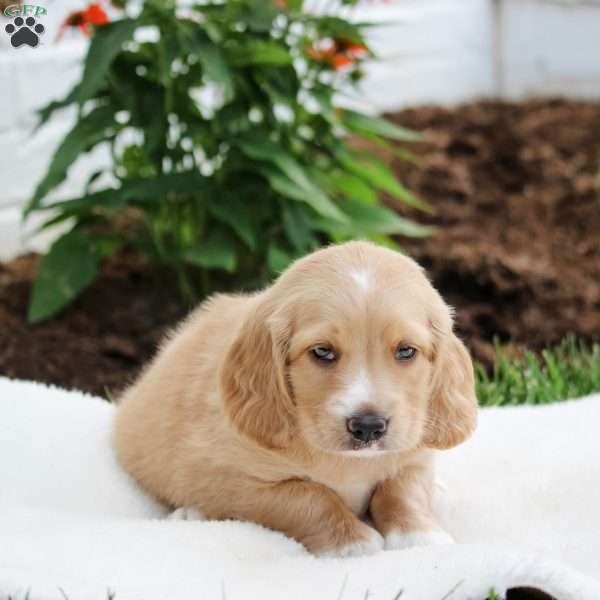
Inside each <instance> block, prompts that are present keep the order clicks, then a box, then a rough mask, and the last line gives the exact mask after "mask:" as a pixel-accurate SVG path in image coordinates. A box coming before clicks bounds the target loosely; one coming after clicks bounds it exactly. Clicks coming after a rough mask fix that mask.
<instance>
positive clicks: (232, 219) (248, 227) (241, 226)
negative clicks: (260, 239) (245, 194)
mask: <svg viewBox="0 0 600 600" xmlns="http://www.w3.org/2000/svg"><path fill="white" fill-rule="evenodd" d="M209 211H210V213H211V214H212V215H213V216H214V217H215V218H217V219H218V220H219V221H221V222H223V223H226V224H227V225H229V226H230V227H231V228H232V229H233V230H234V231H235V232H236V234H237V235H238V236H239V238H240V239H241V240H242V241H243V242H244V243H245V244H246V245H247V246H248V247H249V248H250V250H256V244H257V235H258V231H257V230H256V227H257V225H256V224H255V219H254V213H253V211H252V205H251V204H250V203H249V201H248V199H242V197H241V196H237V195H234V194H227V195H226V198H225V201H223V198H219V199H218V200H217V199H212V200H211V203H210V205H209Z"/></svg>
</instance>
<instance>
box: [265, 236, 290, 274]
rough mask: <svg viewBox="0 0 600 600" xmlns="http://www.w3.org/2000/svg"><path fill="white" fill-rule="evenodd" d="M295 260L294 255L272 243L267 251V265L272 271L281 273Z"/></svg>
mask: <svg viewBox="0 0 600 600" xmlns="http://www.w3.org/2000/svg"><path fill="white" fill-rule="evenodd" d="M293 261H294V257H293V256H291V255H290V254H289V253H288V252H286V251H285V250H284V249H283V248H281V247H280V246H278V245H276V244H275V243H272V244H270V245H269V249H268V251H267V266H268V267H269V270H270V271H271V273H281V272H282V271H285V270H286V269H287V268H288V266H289V265H290V264H291V263H292V262H293Z"/></svg>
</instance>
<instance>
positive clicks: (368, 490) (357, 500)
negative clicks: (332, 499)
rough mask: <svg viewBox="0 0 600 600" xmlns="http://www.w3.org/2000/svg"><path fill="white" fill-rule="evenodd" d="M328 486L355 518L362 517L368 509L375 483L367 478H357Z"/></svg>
mask: <svg viewBox="0 0 600 600" xmlns="http://www.w3.org/2000/svg"><path fill="white" fill-rule="evenodd" d="M325 485H328V487H330V488H331V489H332V490H333V491H334V492H336V493H337V494H338V495H339V496H340V497H341V499H342V500H343V501H344V503H345V504H346V506H347V507H348V508H349V509H350V510H351V511H352V512H353V513H354V514H355V515H357V516H362V515H364V513H365V512H366V511H367V509H368V508H369V502H370V500H371V496H372V494H373V491H374V489H375V485H376V482H374V481H371V480H370V479H369V478H364V479H360V478H357V479H356V480H353V481H345V482H339V483H338V482H336V483H334V484H333V485H332V484H331V483H329V484H327V483H326V484H325Z"/></svg>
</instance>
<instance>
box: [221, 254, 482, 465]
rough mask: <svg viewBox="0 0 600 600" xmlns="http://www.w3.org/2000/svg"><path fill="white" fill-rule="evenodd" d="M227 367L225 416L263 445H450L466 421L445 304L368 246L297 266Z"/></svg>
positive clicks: (468, 391)
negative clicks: (294, 441)
mask: <svg viewBox="0 0 600 600" xmlns="http://www.w3.org/2000/svg"><path fill="white" fill-rule="evenodd" d="M250 357H252V358H250ZM227 362H228V365H227V366H226V368H225V369H224V376H223V378H222V381H223V386H224V391H225V398H226V405H227V407H228V409H229V415H230V417H231V418H232V419H233V421H234V422H235V423H236V424H237V426H238V428H240V429H241V430H242V431H243V432H244V433H246V434H248V435H250V436H252V437H254V438H255V439H256V440H257V441H259V442H260V443H262V444H263V445H265V446H271V447H282V446H284V445H285V443H286V439H289V438H290V437H291V436H292V435H296V436H301V437H302V438H303V439H304V440H305V442H306V443H307V444H308V445H310V446H312V447H314V448H318V449H320V450H322V451H325V452H331V453H336V454H347V455H351V456H372V455H374V454H377V453H382V452H402V451H407V450H411V449H414V448H417V447H419V446H430V447H436V448H448V447H451V446H454V445H456V444H458V443H460V442H461V441H462V440H464V439H465V438H466V437H467V436H468V435H469V434H470V432H471V431H472V430H473V428H474V426H475V421H476V407H477V403H476V399H475V393H474V384H473V372H472V365H471V361H470V358H469V356H468V354H467V352H466V350H465V348H464V346H463V345H462V343H461V342H460V341H459V340H458V339H457V338H456V336H455V335H454V334H453V332H452V319H451V315H450V311H449V309H448V307H447V306H446V305H445V304H444V302H443V301H442V299H441V298H440V296H439V294H438V293H437V292H436V291H435V290H434V289H433V287H432V286H431V284H430V283H429V281H428V280H427V278H426V277H425V276H424V274H423V272H422V270H421V269H420V267H419V266H418V265H417V264H416V263H415V262H414V261H412V260H410V259H408V258H406V257H404V256H402V255H400V254H398V253H396V252H393V251H390V250H387V249H384V248H379V247H377V246H374V245H372V244H368V243H363V242H351V243H348V244H344V245H341V246H335V247H331V248H327V249H325V250H321V251H319V252H317V253H315V254H313V255H311V256H309V257H307V258H305V259H303V260H301V261H299V262H298V263H296V264H295V265H294V266H293V267H292V268H291V269H289V270H288V271H287V272H286V273H284V274H283V275H282V276H281V278H280V279H279V280H278V282H277V283H276V284H275V285H274V286H273V287H272V288H271V289H270V290H268V291H267V292H265V297H264V300H263V301H261V302H260V303H259V306H258V309H257V311H256V313H254V314H253V315H252V317H251V318H250V319H249V322H248V323H247V325H246V327H245V328H244V329H243V331H242V333H241V334H240V336H239V338H238V340H237V342H236V344H234V348H233V350H232V352H231V353H230V356H229V357H228V360H227ZM231 382H233V385H232V383H231Z"/></svg>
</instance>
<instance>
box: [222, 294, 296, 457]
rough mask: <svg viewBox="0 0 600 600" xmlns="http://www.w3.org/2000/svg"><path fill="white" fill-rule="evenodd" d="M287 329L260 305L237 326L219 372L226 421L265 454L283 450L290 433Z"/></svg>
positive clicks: (290, 412)
mask: <svg viewBox="0 0 600 600" xmlns="http://www.w3.org/2000/svg"><path fill="white" fill-rule="evenodd" d="M289 329H290V326H289V323H288V322H287V320H285V319H282V318H275V317H274V316H273V312H272V311H271V310H269V307H268V305H267V304H266V303H265V302H263V303H262V304H261V305H259V306H258V307H257V309H256V310H254V311H252V312H251V314H250V315H249V316H248V318H247V319H246V322H245V323H244V324H243V325H242V328H241V330H240V332H239V334H238V336H237V338H236V339H235V341H234V342H233V344H232V345H231V347H230V349H229V351H228V352H227V354H226V357H225V363H224V364H223V367H222V370H221V390H222V393H223V398H224V402H225V410H226V412H227V415H228V416H229V418H230V419H231V421H232V423H233V424H234V425H235V427H236V428H237V429H238V431H240V433H242V434H243V435H246V436H248V437H250V438H252V439H253V440H255V441H256V442H258V443H259V444H260V445H261V446H264V447H266V448H284V447H285V446H286V445H287V444H288V442H289V440H290V437H291V435H292V430H293V427H294V403H293V400H292V397H291V390H290V386H289V383H288V381H287V377H286V358H287V350H288V344H289V335H290V331H289Z"/></svg>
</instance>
